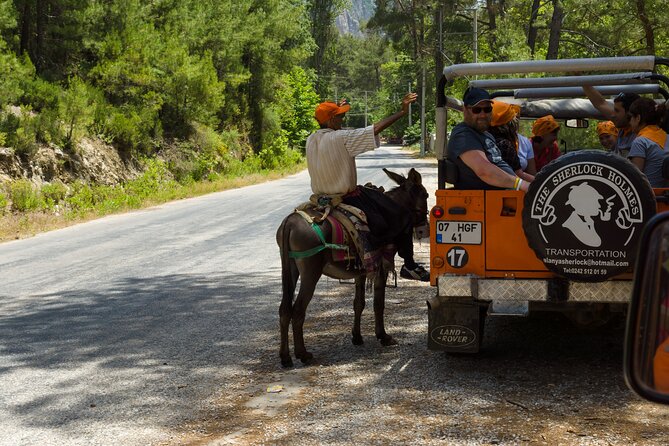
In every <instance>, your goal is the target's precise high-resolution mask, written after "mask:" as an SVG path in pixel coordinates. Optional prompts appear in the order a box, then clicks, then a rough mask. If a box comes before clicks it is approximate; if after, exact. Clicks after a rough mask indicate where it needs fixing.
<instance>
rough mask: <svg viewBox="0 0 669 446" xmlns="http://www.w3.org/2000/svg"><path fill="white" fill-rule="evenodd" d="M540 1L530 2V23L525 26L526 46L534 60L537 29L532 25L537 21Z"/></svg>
mask: <svg viewBox="0 0 669 446" xmlns="http://www.w3.org/2000/svg"><path fill="white" fill-rule="evenodd" d="M540 3H541V2H540V0H533V1H532V10H531V11H530V22H529V24H528V26H527V46H529V47H530V54H531V55H532V58H533V59H534V50H535V46H536V44H537V28H536V26H535V25H534V22H536V21H537V16H538V15H539V6H540Z"/></svg>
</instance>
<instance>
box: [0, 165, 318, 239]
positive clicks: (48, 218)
mask: <svg viewBox="0 0 669 446" xmlns="http://www.w3.org/2000/svg"><path fill="white" fill-rule="evenodd" d="M305 167H306V164H305V163H301V164H298V165H296V166H293V167H291V168H289V169H286V170H282V171H272V172H263V173H254V174H250V175H246V176H244V177H238V178H221V179H219V180H216V181H211V182H209V181H205V182H200V183H193V184H190V185H187V186H183V188H181V189H179V191H178V193H177V196H176V197H175V196H174V195H172V196H171V197H169V198H168V197H163V196H161V195H156V196H152V197H149V198H147V199H146V200H144V201H143V202H142V205H141V206H140V208H148V207H151V206H156V205H158V204H162V203H165V202H167V201H171V200H174V199H177V200H179V199H184V198H191V197H198V196H201V195H206V194H209V193H212V192H219V191H223V190H228V189H236V188H240V187H244V186H249V185H252V184H258V183H263V182H265V181H272V180H276V179H279V178H282V177H284V176H287V175H292V174H294V173H297V172H299V171H301V170H303V169H304V168H305ZM135 209H137V208H135ZM129 210H131V209H130V208H121V209H118V210H117V211H116V212H115V213H123V212H127V211H129ZM109 214H110V212H102V211H99V210H91V211H90V212H86V213H83V214H77V215H76V216H75V215H71V214H67V213H66V214H59V213H49V212H44V211H39V212H26V213H8V214H5V215H0V242H6V241H9V240H18V239H24V238H28V237H33V236H35V235H37V234H39V233H42V232H47V231H53V230H55V229H61V228H65V227H67V226H72V225H75V224H78V223H83V222H86V221H90V220H95V219H96V218H100V217H103V216H105V215H109Z"/></svg>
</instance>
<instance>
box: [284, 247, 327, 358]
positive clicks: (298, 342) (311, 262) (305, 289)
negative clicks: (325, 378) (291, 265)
mask: <svg viewBox="0 0 669 446" xmlns="http://www.w3.org/2000/svg"><path fill="white" fill-rule="evenodd" d="M299 269H300V291H299V292H298V293H297V299H295V303H294V304H293V315H292V323H293V343H294V344H295V357H296V358H297V359H300V360H301V361H302V362H303V363H307V362H309V361H310V360H311V359H312V358H313V357H314V355H312V354H311V353H309V352H308V351H307V349H306V348H305V347H304V331H303V327H304V319H305V317H306V313H307V307H308V306H309V302H311V298H312V297H313V296H314V291H315V290H316V284H317V283H318V279H320V278H321V273H322V271H323V261H322V259H318V258H317V256H314V257H311V258H310V259H308V261H307V260H306V259H305V261H303V262H300V264H299Z"/></svg>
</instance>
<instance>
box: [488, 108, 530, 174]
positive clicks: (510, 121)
mask: <svg viewBox="0 0 669 446" xmlns="http://www.w3.org/2000/svg"><path fill="white" fill-rule="evenodd" d="M519 114H520V107H519V106H518V105H515V104H509V103H506V102H502V101H493V102H492V120H491V121H490V129H489V130H488V131H489V132H490V134H491V135H492V136H494V137H495V142H496V143H497V147H499V150H500V152H501V153H502V159H503V160H504V161H506V162H507V163H508V164H509V166H511V168H512V169H513V171H514V172H515V173H516V175H517V176H518V177H519V178H522V179H523V180H525V181H529V182H532V181H533V180H534V176H533V175H530V174H528V173H525V172H524V170H523V166H522V165H521V161H520V150H519V141H518V124H519V122H520V121H519V120H520V118H519ZM532 158H534V155H532ZM525 165H526V166H527V162H526V163H525Z"/></svg>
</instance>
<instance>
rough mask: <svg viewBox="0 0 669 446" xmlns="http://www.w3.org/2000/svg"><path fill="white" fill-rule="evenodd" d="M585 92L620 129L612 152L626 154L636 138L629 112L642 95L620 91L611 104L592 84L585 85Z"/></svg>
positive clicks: (605, 116) (597, 107)
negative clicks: (633, 103)
mask: <svg viewBox="0 0 669 446" xmlns="http://www.w3.org/2000/svg"><path fill="white" fill-rule="evenodd" d="M583 92H585V95H586V96H587V97H588V99H590V102H591V103H592V105H593V106H594V107H595V108H596V109H597V110H599V111H600V112H601V113H602V114H603V115H604V118H605V119H610V120H611V121H613V124H614V125H615V126H616V127H617V128H618V129H619V131H618V139H617V141H616V145H615V147H614V148H613V150H612V152H613V153H615V154H617V155H620V156H626V155H627V153H629V151H630V147H631V146H632V141H634V139H635V138H636V133H635V132H634V131H632V129H631V128H630V121H629V116H628V112H629V109H630V105H632V102H634V101H636V100H637V99H639V98H640V97H641V96H639V95H638V94H636V93H620V94H619V95H618V96H616V97H615V98H614V99H613V105H611V104H610V103H609V102H607V101H606V99H604V96H602V94H601V93H600V92H599V91H597V90H596V89H595V87H593V86H592V85H583Z"/></svg>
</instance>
